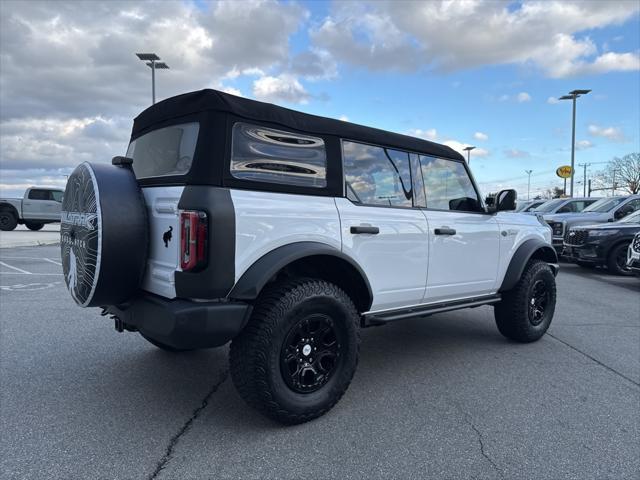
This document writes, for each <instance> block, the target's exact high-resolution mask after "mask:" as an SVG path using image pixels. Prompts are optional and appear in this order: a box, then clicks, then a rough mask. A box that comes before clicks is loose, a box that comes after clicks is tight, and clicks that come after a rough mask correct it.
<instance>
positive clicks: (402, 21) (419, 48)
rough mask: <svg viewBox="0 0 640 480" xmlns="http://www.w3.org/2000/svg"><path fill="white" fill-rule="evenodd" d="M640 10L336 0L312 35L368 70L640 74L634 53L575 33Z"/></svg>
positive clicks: (625, 5)
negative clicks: (604, 48) (505, 68)
mask: <svg viewBox="0 0 640 480" xmlns="http://www.w3.org/2000/svg"><path fill="white" fill-rule="evenodd" d="M638 11H640V5H639V4H638V3H637V2H628V1H607V2H578V1H531V2H522V3H518V4H514V3H513V2H506V1H501V2H497V1H486V2H485V1H478V0H475V1H467V2H462V1H458V2H454V1H442V2H436V1H429V2H396V1H390V0H386V1H375V2H374V1H369V2H365V1H362V2H358V3H352V2H342V3H337V4H334V7H333V9H332V11H331V14H330V15H329V16H328V17H327V18H326V19H325V20H324V22H323V23H321V24H320V25H319V26H318V27H316V28H314V29H312V30H311V38H312V41H313V42H314V44H316V45H319V46H320V47H322V48H324V49H326V50H327V51H329V52H331V54H332V55H333V56H334V57H335V58H337V59H338V60H340V61H344V62H348V63H351V64H353V65H359V66H363V67H366V68H368V69H370V70H400V71H415V70H419V69H421V68H425V67H426V68H436V69H439V70H445V71H452V70H460V69H467V68H475V67H479V66H484V65H503V64H520V65H533V66H535V67H536V68H538V69H540V70H542V71H543V72H544V73H545V74H546V75H547V76H550V77H556V78H559V77H568V76H573V75H579V74H588V73H605V72H608V71H628V70H638V69H639V68H640V66H639V65H638V55H637V53H631V52H619V53H614V52H606V53H604V54H601V55H598V49H597V47H596V45H595V44H594V43H593V41H591V40H590V39H589V38H584V37H579V36H578V35H579V34H580V33H581V32H584V31H587V30H591V29H595V28H603V27H606V26H610V25H615V24H620V23H622V22H624V21H626V20H628V19H630V18H632V17H633V16H634V15H637V13H638ZM496 32H499V34H496Z"/></svg>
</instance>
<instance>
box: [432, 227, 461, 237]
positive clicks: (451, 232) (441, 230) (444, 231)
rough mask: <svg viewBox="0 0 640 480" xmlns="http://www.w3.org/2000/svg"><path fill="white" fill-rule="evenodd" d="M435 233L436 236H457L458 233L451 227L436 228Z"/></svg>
mask: <svg viewBox="0 0 640 480" xmlns="http://www.w3.org/2000/svg"><path fill="white" fill-rule="evenodd" d="M433 233H435V234H436V235H455V234H456V231H455V229H453V228H449V227H440V228H436V229H435V230H434V231H433Z"/></svg>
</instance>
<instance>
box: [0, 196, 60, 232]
mask: <svg viewBox="0 0 640 480" xmlns="http://www.w3.org/2000/svg"><path fill="white" fill-rule="evenodd" d="M63 195H64V191H63V190H60V189H55V188H39V187H31V188H29V189H27V191H26V192H24V198H0V230H3V231H9V230H13V229H14V228H16V226H17V225H18V224H24V225H25V226H26V227H27V228H28V229H29V230H40V229H41V228H42V227H43V226H44V224H45V223H53V222H59V221H60V208H61V206H62V196H63Z"/></svg>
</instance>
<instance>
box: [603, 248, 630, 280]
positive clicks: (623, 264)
mask: <svg viewBox="0 0 640 480" xmlns="http://www.w3.org/2000/svg"><path fill="white" fill-rule="evenodd" d="M628 249H629V244H628V243H621V244H619V245H616V246H615V247H613V248H612V249H611V252H609V257H608V258H607V268H608V269H609V271H610V272H611V273H613V274H615V275H624V276H628V275H633V272H632V271H631V270H630V269H629V267H627V250H628Z"/></svg>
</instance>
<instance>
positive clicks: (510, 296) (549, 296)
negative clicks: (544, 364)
mask: <svg viewBox="0 0 640 480" xmlns="http://www.w3.org/2000/svg"><path fill="white" fill-rule="evenodd" d="M555 307H556V279H555V277H554V276H553V272H552V270H551V267H549V265H548V264H547V263H546V262H543V261H542V260H532V261H530V262H529V263H528V264H527V267H526V268H525V271H524V274H523V275H522V278H521V279H520V280H519V281H518V283H517V284H516V286H515V287H514V288H513V289H512V290H510V291H508V292H505V293H504V294H503V296H502V301H501V302H500V303H498V304H497V305H496V306H495V308H494V316H495V319H496V325H497V326H498V330H499V331H500V333H501V334H502V335H504V336H505V337H507V338H509V339H511V340H515V341H517V342H523V343H527V342H535V341H536V340H539V339H540V338H541V337H542V336H543V335H544V334H545V333H546V331H547V329H548V328H549V325H551V319H552V318H553V313H554V312H555Z"/></svg>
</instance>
